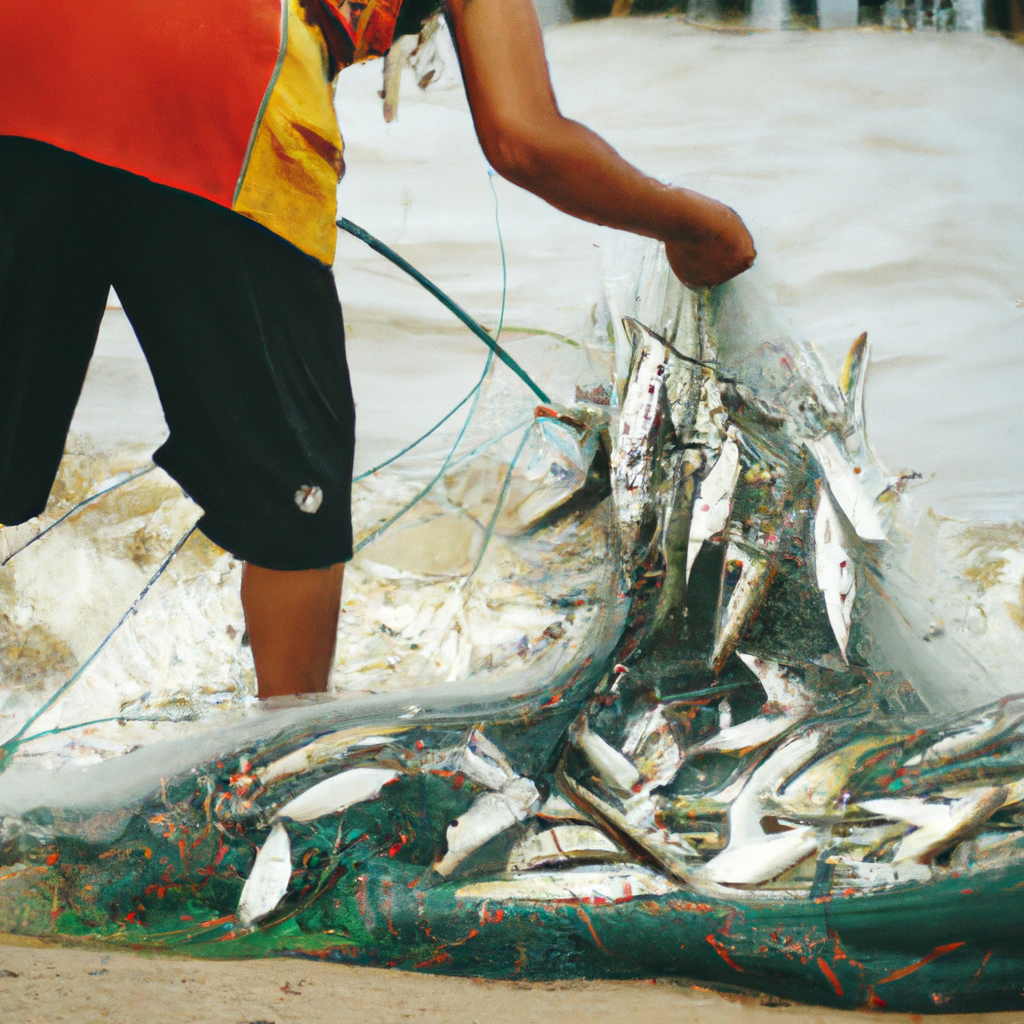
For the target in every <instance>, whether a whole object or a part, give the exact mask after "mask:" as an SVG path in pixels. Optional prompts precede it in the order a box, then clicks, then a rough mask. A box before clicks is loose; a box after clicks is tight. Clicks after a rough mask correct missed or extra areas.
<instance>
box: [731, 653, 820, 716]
mask: <svg viewBox="0 0 1024 1024" xmlns="http://www.w3.org/2000/svg"><path fill="white" fill-rule="evenodd" d="M738 657H739V659H740V661H742V662H743V664H744V665H746V666H747V668H749V669H750V671H751V672H753V673H754V675H755V676H757V679H758V682H760V684H761V686H762V688H763V689H764V693H765V697H766V699H767V701H768V704H769V705H771V706H772V707H774V708H777V709H778V710H779V711H782V712H788V713H790V714H793V715H798V716H799V715H803V714H806V713H809V712H810V711H811V710H812V709H813V706H814V700H813V696H812V694H811V692H810V691H809V690H808V689H807V687H806V686H804V684H803V683H802V682H801V680H800V679H799V678H798V677H797V675H796V673H795V672H793V671H792V670H791V669H789V668H787V667H785V666H783V665H780V664H779V663H778V662H775V661H765V660H764V659H762V658H758V657H756V656H755V655H753V654H744V653H743V652H738Z"/></svg>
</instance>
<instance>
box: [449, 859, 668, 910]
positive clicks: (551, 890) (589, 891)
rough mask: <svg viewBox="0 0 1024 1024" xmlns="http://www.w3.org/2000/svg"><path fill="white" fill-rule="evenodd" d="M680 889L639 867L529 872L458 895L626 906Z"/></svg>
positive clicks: (475, 884)
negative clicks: (635, 900)
mask: <svg viewBox="0 0 1024 1024" xmlns="http://www.w3.org/2000/svg"><path fill="white" fill-rule="evenodd" d="M679 888H680V887H679V885H677V884H675V883H673V882H672V881H671V880H669V879H666V878H665V877H664V876H662V875H659V874H658V873H657V872H655V871H651V870H650V869H649V868H645V867H641V866H640V865H639V864H637V865H631V866H629V867H628V868H627V867H621V868H618V867H617V868H602V869H596V870H595V869H594V868H579V869H577V870H575V871H557V872H550V873H542V872H529V873H526V874H517V875H514V876H513V877H512V878H509V879H500V880H495V881H488V882H471V883H469V884H468V885H463V886H461V887H460V888H459V889H458V890H457V891H456V894H455V895H456V898H457V899H461V900H482V901H483V900H486V901H494V902H498V901H504V900H508V901H510V902H515V903H581V902H590V903H627V902H629V901H630V900H632V899H636V898H637V897H643V896H667V895H669V894H670V893H673V892H677V891H678V890H679Z"/></svg>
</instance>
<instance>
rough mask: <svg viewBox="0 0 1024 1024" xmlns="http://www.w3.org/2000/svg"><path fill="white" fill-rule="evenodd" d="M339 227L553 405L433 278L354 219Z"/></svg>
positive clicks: (544, 401) (534, 391) (537, 394)
mask: <svg viewBox="0 0 1024 1024" xmlns="http://www.w3.org/2000/svg"><path fill="white" fill-rule="evenodd" d="M338 227H339V228H342V229H343V230H345V231H347V232H348V233H349V234H350V235H355V236H356V238H358V239H360V240H361V241H363V242H365V243H366V244H367V245H368V246H369V247H370V248H371V249H373V250H374V252H379V253H380V254H381V256H383V257H384V258H385V259H388V260H390V261H391V262H392V263H394V265H395V266H396V267H398V268H399V269H400V270H404V271H405V273H407V274H408V275H409V276H410V277H411V278H412V279H413V280H415V281H417V282H419V283H420V284H421V285H423V287H424V288H426V289H427V291H428V292H430V294H431V295H433V296H434V298H435V299H437V300H438V301H439V302H440V303H441V304H442V305H443V306H445V307H446V308H447V309H449V310H451V311H452V312H453V313H454V314H455V315H456V316H457V317H458V318H459V319H460V320H461V321H462V322H463V323H464V324H465V325H466V326H467V327H468V328H469V329H470V330H471V331H472V332H473V333H474V334H475V335H476V336H477V337H478V338H479V339H480V340H481V341H482V342H483V343H484V344H485V345H486V346H487V347H488V348H489V349H490V350H491V351H492V352H493V353H494V355H496V356H497V357H498V358H499V359H500V360H501V361H502V362H503V363H504V364H505V365H506V366H507V367H508V368H509V369H510V370H511V371H512V372H513V373H514V374H515V375H516V376H517V377H518V378H519V379H520V380H521V381H522V382H523V383H524V384H525V385H526V386H527V387H528V388H529V389H530V390H531V391H532V392H533V393H534V394H535V395H536V396H537V397H538V398H539V399H540V400H541V401H542V402H543V403H544V404H545V405H548V404H550V402H551V399H550V398H548V396H547V395H546V394H545V393H544V392H543V391H541V389H540V388H539V387H538V386H537V385H536V384H535V383H534V381H533V379H532V378H531V377H530V375H529V374H528V373H527V372H526V371H525V370H524V369H523V368H522V367H521V366H520V365H519V364H518V363H517V362H516V361H515V360H514V359H513V358H512V357H511V356H510V355H509V354H508V353H507V352H506V351H505V350H504V349H503V348H502V347H501V346H500V345H499V344H498V343H497V342H496V341H495V340H494V339H493V338H492V337H491V336H490V335H489V334H488V333H487V332H486V331H485V330H484V329H483V328H482V327H481V326H480V325H479V324H478V323H477V322H476V321H475V320H474V319H473V318H472V317H471V316H470V315H469V314H468V313H467V312H466V311H465V310H464V309H463V308H462V307H461V306H459V305H458V304H457V303H456V302H454V301H453V300H452V299H450V298H449V297H448V296H447V295H445V293H444V292H443V291H441V289H440V288H438V287H437V285H436V284H434V283H433V281H430V280H429V279H428V278H426V277H424V276H423V275H422V274H421V273H420V272H419V271H418V270H417V269H416V268H415V267H414V266H413V265H412V264H411V263H409V262H407V261H406V260H404V259H402V257H401V256H399V255H398V253H397V252H395V250H394V249H392V248H391V247H390V246H387V245H385V244H384V243H383V242H382V241H381V240H380V239H379V238H375V237H374V236H373V235H371V234H370V232H369V231H366V230H365V229H364V228H361V227H359V225H358V224H353V223H352V221H350V220H348V219H347V218H345V217H342V218H341V219H340V220H339V221H338Z"/></svg>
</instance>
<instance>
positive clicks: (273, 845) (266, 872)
mask: <svg viewBox="0 0 1024 1024" xmlns="http://www.w3.org/2000/svg"><path fill="white" fill-rule="evenodd" d="M291 877H292V848H291V843H290V841H289V839H288V833H287V832H286V831H285V828H284V825H282V824H281V822H278V823H277V824H276V825H275V826H274V827H273V828H272V829H271V830H270V835H268V836H267V839H266V842H264V844H263V846H262V847H261V848H260V852H259V853H258V854H256V861H255V863H254V864H253V866H252V871H250V872H249V877H248V878H247V879H246V880H245V885H243V886H242V895H241V897H240V898H239V900H238V910H237V912H236V915H237V917H238V922H239V924H241V925H242V926H243V927H246V928H248V927H249V926H250V925H252V924H253V923H254V922H256V921H258V920H259V919H260V918H261V917H266V916H267V914H269V913H270V912H271V911H272V910H273V909H274V908H275V907H276V906H277V905H278V903H280V902H281V900H282V899H283V898H284V894H285V893H286V892H287V891H288V883H289V881H291Z"/></svg>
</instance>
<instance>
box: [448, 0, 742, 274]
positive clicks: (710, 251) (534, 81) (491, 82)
mask: <svg viewBox="0 0 1024 1024" xmlns="http://www.w3.org/2000/svg"><path fill="white" fill-rule="evenodd" d="M448 14H449V17H450V20H451V24H452V30H453V32H454V35H455V41H456V45H457V46H458V49H459V60H460V62H461V64H462V77H463V80H464V81H465V84H466V95H467V96H468V97H469V105H470V109H471V110H472V112H473V122H474V124H475V126H476V132H477V137H478V138H479V139H480V145H481V146H482V147H483V151H484V155H485V156H486V157H487V159H488V160H489V161H490V163H491V166H492V167H493V168H494V169H495V170H496V171H497V172H498V173H499V174H501V175H502V176H503V177H505V178H508V180H509V181H512V182H514V183H515V184H516V185H519V186H521V187H522V188H525V189H527V190H528V191H530V192H533V193H534V194H535V195H537V196H540V198H541V199H544V200H546V201H547V202H549V203H551V204H552V206H557V207H558V208H559V209H560V210H564V211H565V212H566V213H569V214H572V215H573V216H574V217H579V218H581V219H583V220H589V221H593V222H595V223H597V224H606V225H608V226H609V227H613V228H619V229H621V230H623V231H632V232H634V233H636V234H639V235H646V236H648V237H650V238H659V239H661V240H663V241H664V242H665V246H666V251H667V253H668V259H669V263H670V264H671V266H672V269H673V270H674V271H675V273H676V275H677V276H678V277H679V279H680V280H681V281H683V283H684V284H687V285H690V286H691V287H694V288H696V287H701V286H704V285H716V284H721V283H722V282H724V281H728V280H729V279H730V278H732V277H735V276H736V275H737V274H741V273H743V271H744V270H746V269H747V268H748V267H749V266H750V265H751V264H752V263H753V262H754V257H755V256H756V253H755V251H754V243H753V240H752V239H751V237H750V233H749V232H748V231H747V229H746V227H745V226H744V224H743V221H741V220H740V218H739V217H738V216H737V214H736V213H735V212H734V211H733V210H730V209H729V207H727V206H724V205H723V204H722V203H719V202H716V201H715V200H713V199H709V198H708V197H707V196H702V195H700V194H699V193H697V192H691V191H690V190H689V189H683V188H671V187H669V186H667V185H664V184H662V183H661V182H659V181H655V180H654V179H653V178H649V177H647V176H646V175H644V174H642V173H641V172H640V171H638V170H637V169H636V168H635V167H633V166H632V165H631V164H629V163H627V162H626V161H625V160H623V158H622V157H621V156H619V154H618V153H616V152H615V150H614V149H612V147H611V146H609V145H608V143H606V142H605V141H604V140H603V139H602V138H600V137H599V136H598V135H595V134H594V133H593V132H592V131H590V129H588V128H585V127H584V126H583V125H581V124H579V123H577V122H576V121H571V120H569V119H568V118H565V117H563V116H562V115H561V113H560V112H559V110H558V105H557V103H556V102H555V95H554V92H553V91H552V88H551V80H550V77H549V75H548V66H547V61H546V59H545V57H544V40H543V37H542V36H541V31H540V25H539V23H538V21H537V14H536V11H535V9H534V6H533V4H532V3H527V2H524V0H448Z"/></svg>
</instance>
